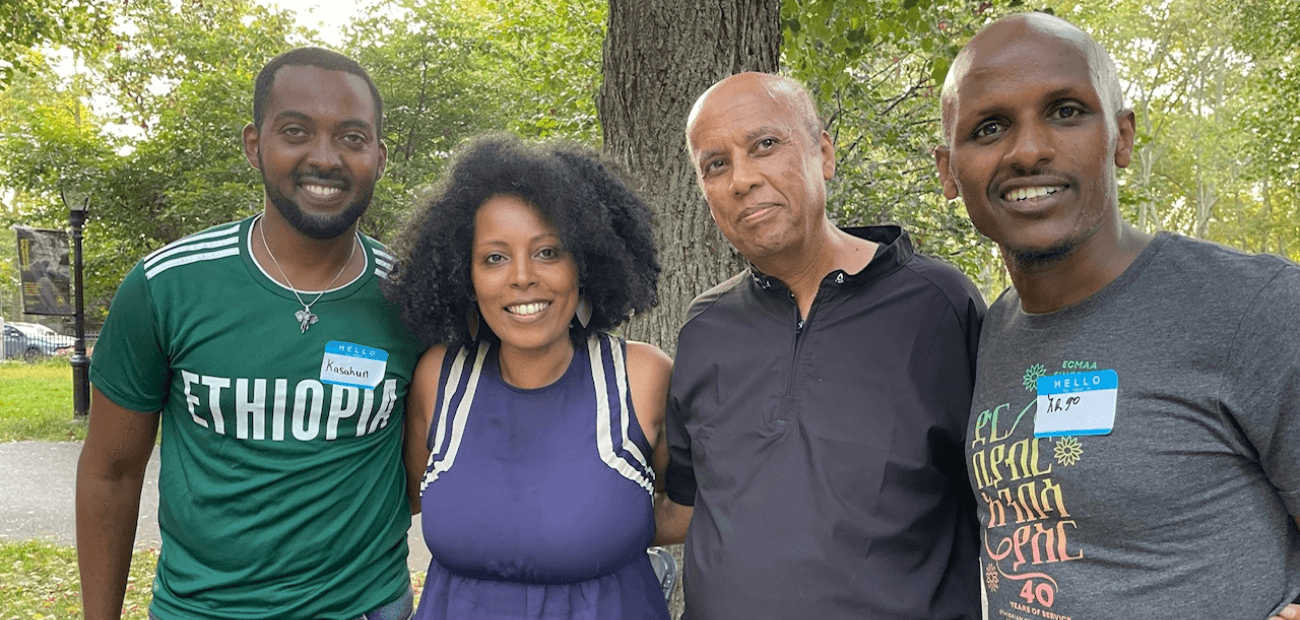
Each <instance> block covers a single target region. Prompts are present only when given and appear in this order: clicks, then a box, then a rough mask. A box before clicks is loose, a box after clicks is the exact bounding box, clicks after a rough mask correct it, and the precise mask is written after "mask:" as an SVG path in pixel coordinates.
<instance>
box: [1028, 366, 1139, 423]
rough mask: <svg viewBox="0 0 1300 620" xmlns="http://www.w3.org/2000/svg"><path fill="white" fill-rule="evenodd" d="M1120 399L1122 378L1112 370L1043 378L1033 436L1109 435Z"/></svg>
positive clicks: (1040, 384) (1039, 382)
mask: <svg viewBox="0 0 1300 620" xmlns="http://www.w3.org/2000/svg"><path fill="white" fill-rule="evenodd" d="M1118 396H1119V375H1117V374H1115V371H1113V370H1097V371H1093V372H1077V373H1070V374H1066V375H1052V376H1050V377H1040V378H1039V379H1038V413H1037V414H1035V416H1034V436H1035V437H1061V436H1065V435H1109V434H1110V431H1111V430H1112V429H1114V428H1115V401H1116V399H1117V398H1118Z"/></svg>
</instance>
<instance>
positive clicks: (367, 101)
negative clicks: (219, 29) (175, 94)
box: [244, 65, 388, 239]
mask: <svg viewBox="0 0 1300 620" xmlns="http://www.w3.org/2000/svg"><path fill="white" fill-rule="evenodd" d="M377 120H378V119H377V115H376V108H375V101H374V98H373V97H372V95H371V94H370V90H369V87H368V86H367V85H366V82H365V80H363V79H362V78H361V77H360V76H357V75H353V74H351V73H347V72H343V71H330V70H327V69H321V68H319V67H311V66H295V65H288V66H284V67H282V68H280V69H279V70H278V71H276V74H275V82H274V84H273V85H272V87H271V96H270V99H269V101H268V105H267V109H266V115H265V118H264V119H263V121H262V126H261V127H254V126H253V125H249V126H248V127H245V128H244V152H245V155H246V156H247V157H248V161H249V163H251V164H253V167H255V168H257V169H258V170H259V171H261V173H262V184H263V185H264V186H265V188H266V198H267V201H268V202H269V203H270V204H271V205H274V206H275V209H276V211H277V212H278V213H279V214H280V215H281V216H282V217H283V218H284V220H285V221H287V222H289V224H290V225H292V226H293V227H294V228H295V229H297V230H298V231H299V232H301V233H303V234H304V235H307V236H309V237H312V238H315V239H333V238H336V237H338V236H340V235H343V234H345V233H348V232H349V231H350V230H351V229H352V226H353V224H354V223H356V221H357V218H359V217H361V214H362V213H365V211H366V208H367V207H368V206H369V205H370V197H371V195H372V194H373V192H374V188H375V182H376V181H378V180H379V177H380V176H382V175H383V171H384V164H385V163H386V161H387V158H388V149H387V147H385V146H384V144H383V142H382V141H381V140H380V137H379V135H378V134H377V133H376V123H377Z"/></svg>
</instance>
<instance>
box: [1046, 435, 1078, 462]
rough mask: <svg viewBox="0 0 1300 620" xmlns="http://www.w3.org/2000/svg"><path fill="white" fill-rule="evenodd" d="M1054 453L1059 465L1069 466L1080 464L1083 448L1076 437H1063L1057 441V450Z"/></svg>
mask: <svg viewBox="0 0 1300 620" xmlns="http://www.w3.org/2000/svg"><path fill="white" fill-rule="evenodd" d="M1052 453H1053V455H1054V456H1055V457H1056V462H1057V463H1060V464H1061V465H1066V466H1069V465H1073V464H1075V463H1078V462H1079V457H1080V456H1082V455H1083V446H1082V445H1080V444H1079V440H1078V439H1075V438H1074V437H1062V438H1060V439H1057V440H1056V448H1055V449H1054V450H1053V451H1052Z"/></svg>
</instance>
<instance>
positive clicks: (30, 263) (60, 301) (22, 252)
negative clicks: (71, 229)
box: [14, 226, 74, 316]
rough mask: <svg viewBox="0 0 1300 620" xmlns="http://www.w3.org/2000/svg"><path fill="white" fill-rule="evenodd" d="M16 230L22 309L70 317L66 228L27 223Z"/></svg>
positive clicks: (71, 309)
mask: <svg viewBox="0 0 1300 620" xmlns="http://www.w3.org/2000/svg"><path fill="white" fill-rule="evenodd" d="M14 230H15V231H17V233H18V273H19V278H20V279H21V280H22V290H23V312H24V313H26V314H53V315H62V316H71V315H72V314H73V312H74V311H73V308H72V302H71V294H70V291H71V290H72V287H71V277H70V275H71V272H70V270H69V269H68V233H67V231H64V230H49V229H45V228H28V227H26V226H15V227H14Z"/></svg>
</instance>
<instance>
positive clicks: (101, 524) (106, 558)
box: [76, 388, 158, 620]
mask: <svg viewBox="0 0 1300 620" xmlns="http://www.w3.org/2000/svg"><path fill="white" fill-rule="evenodd" d="M157 435H158V415H156V414H149V413H140V412H137V411H131V410H130V409H125V408H123V407H121V406H119V405H118V404H117V403H115V402H113V401H111V400H109V399H108V397H107V396H104V394H103V393H102V392H100V391H99V389H98V388H96V389H95V390H94V391H93V397H92V398H91V401H90V426H89V428H88V430H87V431H86V444H85V445H84V446H83V447H82V449H81V459H80V460H79V461H78V463H77V497H76V506H77V508H76V511H77V564H78V566H79V567H80V569H81V601H82V609H83V611H84V612H85V618H86V620H110V619H117V618H120V617H121V613H122V597H123V595H124V594H125V593H126V578H127V573H128V571H129V570H130V568H131V548H132V546H133V545H134V544H135V526H136V519H137V518H138V517H139V514H140V489H141V488H142V487H143V485H144V470H145V465H147V464H148V463H149V455H150V454H151V453H152V452H153V446H154V439H155V438H156V437H157Z"/></svg>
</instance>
